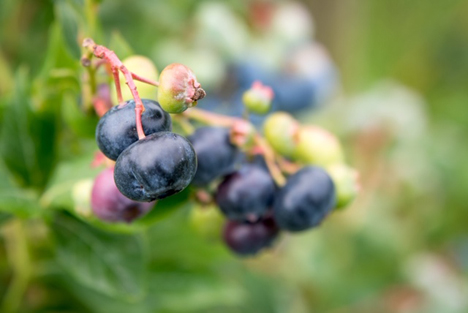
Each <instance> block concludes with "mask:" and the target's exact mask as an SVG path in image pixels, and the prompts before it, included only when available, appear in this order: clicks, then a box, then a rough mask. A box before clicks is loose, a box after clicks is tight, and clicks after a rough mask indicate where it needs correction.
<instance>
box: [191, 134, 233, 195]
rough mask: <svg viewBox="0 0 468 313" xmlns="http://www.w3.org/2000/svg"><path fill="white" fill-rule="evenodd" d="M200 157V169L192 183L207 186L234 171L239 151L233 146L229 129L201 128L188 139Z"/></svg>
mask: <svg viewBox="0 0 468 313" xmlns="http://www.w3.org/2000/svg"><path fill="white" fill-rule="evenodd" d="M187 139H188V140H189V141H190V142H191V143H192V145H193V148H194V149H195V152H196V153H197V157H198V168H197V173H196V174H195V177H194V178H193V181H192V183H193V184H195V185H197V186H205V185H208V184H209V183H211V182H212V181H213V180H214V179H216V178H218V177H220V176H223V175H226V174H228V173H230V172H232V171H234V166H235V163H236V160H237V159H238V156H239V150H238V149H237V147H236V146H234V145H233V144H231V141H230V139H229V129H227V128H223V127H200V128H198V129H197V130H196V131H195V132H194V133H193V134H192V135H191V136H189V137H188V138H187Z"/></svg>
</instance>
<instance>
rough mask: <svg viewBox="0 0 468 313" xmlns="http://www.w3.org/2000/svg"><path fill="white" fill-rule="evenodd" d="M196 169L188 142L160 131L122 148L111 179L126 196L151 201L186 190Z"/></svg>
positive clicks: (191, 148) (195, 157)
mask: <svg viewBox="0 0 468 313" xmlns="http://www.w3.org/2000/svg"><path fill="white" fill-rule="evenodd" d="M196 170H197V156H196V154H195V150H194V149H193V147H192V145H191V144H190V142H189V141H188V140H187V139H185V138H184V137H182V136H180V135H178V134H174V133H171V132H159V133H154V134H151V135H149V136H146V137H145V138H144V139H141V140H138V141H137V142H135V143H134V144H132V145H131V146H130V147H128V148H127V149H125V150H124V151H123V152H122V153H121V154H120V156H119V158H118V159H117V161H116V163H115V171H114V179H115V183H116V185H117V188H119V190H120V192H122V193H123V194H124V195H125V196H126V197H128V198H130V199H133V200H135V201H153V200H156V199H162V198H165V197H168V196H170V195H173V194H175V193H177V192H179V191H182V190H183V189H185V187H187V186H188V184H190V182H191V181H192V179H193V177H194V175H195V172H196Z"/></svg>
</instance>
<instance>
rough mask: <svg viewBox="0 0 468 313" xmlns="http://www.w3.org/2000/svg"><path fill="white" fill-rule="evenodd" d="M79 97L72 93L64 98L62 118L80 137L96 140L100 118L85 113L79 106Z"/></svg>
mask: <svg viewBox="0 0 468 313" xmlns="http://www.w3.org/2000/svg"><path fill="white" fill-rule="evenodd" d="M78 101H79V100H78V95H76V94H73V93H71V92H68V93H65V94H64V97H63V101H62V103H63V106H62V116H63V119H64V120H65V122H66V123H67V125H68V126H69V127H70V129H71V130H72V131H73V133H75V134H76V135H77V136H79V137H86V138H94V137H95V133H96V126H97V124H98V122H99V117H97V116H96V115H95V114H89V113H86V112H84V110H82V109H81V107H80V106H79V104H78Z"/></svg>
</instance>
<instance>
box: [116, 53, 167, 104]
mask: <svg viewBox="0 0 468 313" xmlns="http://www.w3.org/2000/svg"><path fill="white" fill-rule="evenodd" d="M122 63H123V65H125V67H126V68H127V69H128V70H129V71H130V72H132V73H135V74H137V75H138V76H141V77H143V78H147V79H150V80H153V81H158V70H157V69H156V66H155V65H154V63H153V61H151V60H150V59H149V58H147V57H144V56H141V55H133V56H131V57H128V58H126V59H125V60H123V61H122ZM119 77H120V89H121V90H122V98H123V100H124V101H127V100H130V99H133V95H132V93H131V92H130V88H128V87H127V84H126V83H125V77H124V75H122V74H120V75H119ZM133 82H134V83H135V86H136V88H137V91H138V94H139V96H140V98H141V99H151V100H156V98H157V95H158V88H157V87H155V86H152V85H149V84H147V83H143V82H140V81H137V80H135V79H134V80H133ZM111 95H112V101H113V103H117V93H116V92H115V84H112V92H111Z"/></svg>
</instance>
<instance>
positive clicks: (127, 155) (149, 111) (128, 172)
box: [92, 99, 197, 221]
mask: <svg viewBox="0 0 468 313" xmlns="http://www.w3.org/2000/svg"><path fill="white" fill-rule="evenodd" d="M142 102H143V105H144V107H145V111H144V112H143V114H142V118H141V120H142V125H143V129H144V132H145V134H146V137H145V138H143V139H138V135H137V130H136V122H135V102H134V101H133V100H129V101H127V102H125V103H124V104H121V105H118V106H115V107H113V108H112V109H111V110H109V111H108V112H107V113H106V114H105V115H104V116H102V118H101V120H100V121H99V124H98V126H97V129H96V141H97V143H98V146H99V148H100V150H101V151H102V153H103V154H104V155H106V156H107V157H108V158H109V159H111V160H115V161H116V162H115V167H114V169H113V178H114V180H113V181H115V186H116V188H115V189H113V190H112V191H109V192H110V193H113V194H115V196H114V197H112V196H110V195H107V197H108V198H109V199H114V200H109V201H108V203H107V204H105V205H108V206H111V205H112V204H111V201H115V199H117V198H118V199H120V196H119V194H120V193H121V194H122V195H123V196H125V197H126V198H128V199H130V200H133V201H130V200H125V201H124V203H123V204H122V203H121V204H122V206H127V207H128V208H122V209H114V210H112V209H109V210H107V213H108V214H110V215H114V217H105V214H100V213H96V212H103V211H105V209H103V206H102V205H101V206H100V205H97V204H96V203H97V202H99V201H101V200H102V199H100V198H99V197H101V198H103V196H100V195H99V194H98V193H97V192H96V196H94V193H93V197H92V206H93V208H94V211H95V213H96V214H97V216H99V217H101V218H103V219H105V220H110V221H113V220H118V221H130V220H129V219H127V218H125V217H120V216H119V214H123V213H121V212H120V211H122V212H123V211H125V212H127V211H132V212H134V214H133V215H132V217H136V216H139V215H141V214H142V213H145V210H138V211H135V210H132V209H130V207H131V206H133V205H134V202H135V201H138V202H152V201H155V200H158V199H163V198H165V197H168V196H170V195H173V194H175V193H177V192H179V191H181V190H183V189H184V188H186V187H187V186H188V185H189V184H190V182H191V181H192V179H193V177H194V175H195V172H196V169H197V156H196V154H195V150H194V149H193V146H192V145H191V144H190V142H189V141H188V140H187V139H186V138H185V137H183V136H181V135H178V134H176V133H173V132H171V128H172V122H171V117H170V115H169V114H168V113H167V112H166V111H164V110H163V109H162V108H161V106H160V105H159V103H158V102H156V101H152V100H147V99H143V100H142ZM95 184H97V185H100V184H108V181H107V180H106V181H103V182H102V183H101V182H100V180H99V179H98V180H96V182H95ZM99 188H100V187H95V189H99ZM117 192H118V193H117ZM123 196H122V197H123ZM98 198H99V199H98ZM102 201H104V202H105V201H106V200H102ZM127 202H128V204H127ZM105 205H104V206H105ZM113 211H115V212H114V213H115V214H113V213H112V212H113ZM117 211H118V212H117ZM124 215H125V214H124Z"/></svg>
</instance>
